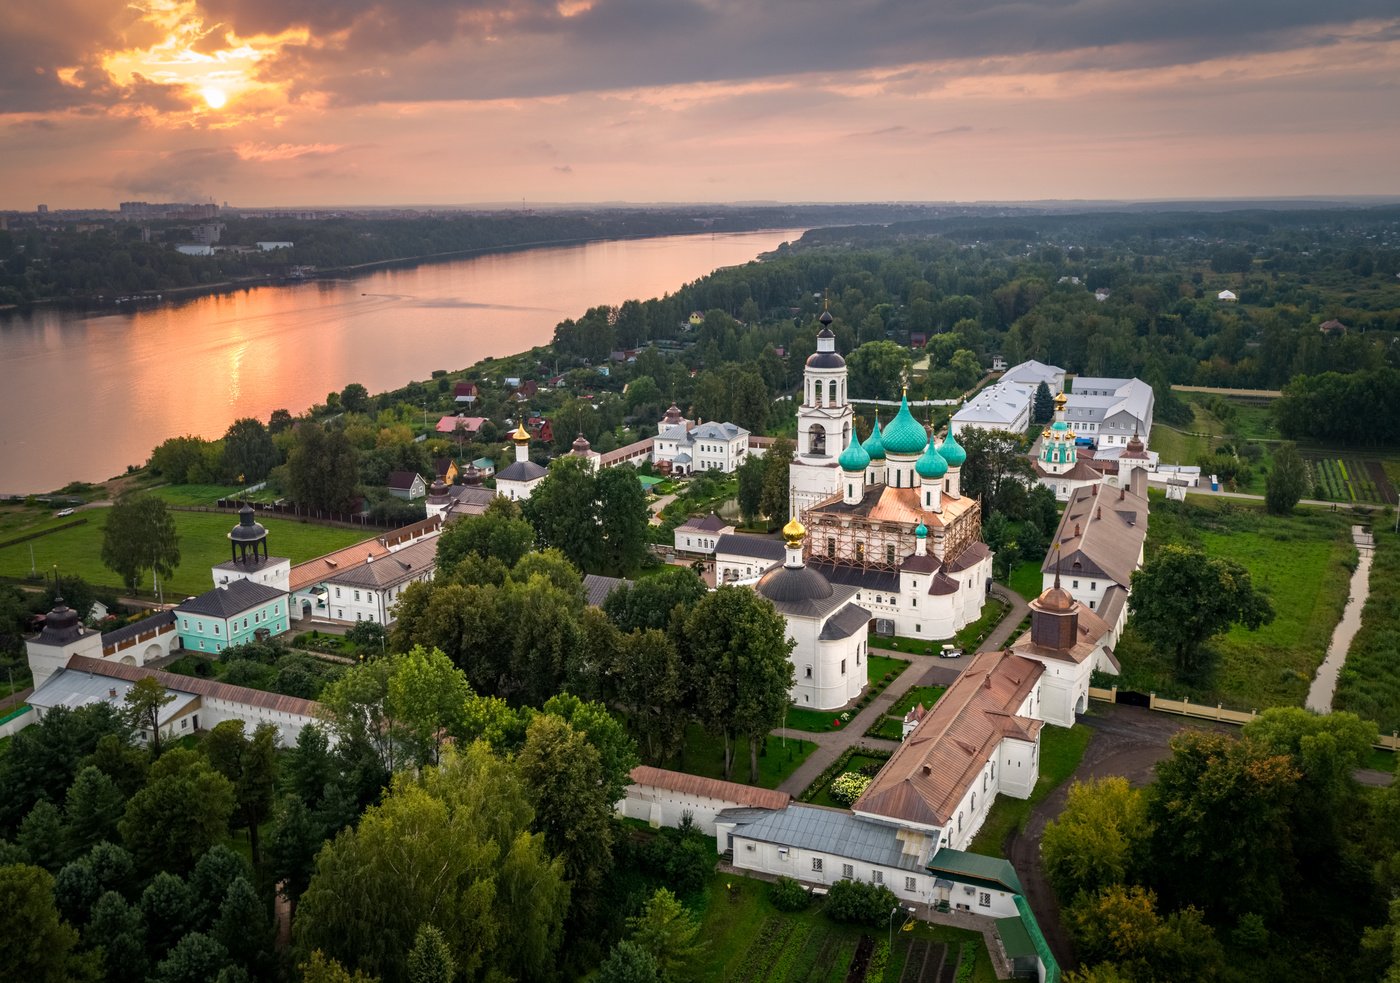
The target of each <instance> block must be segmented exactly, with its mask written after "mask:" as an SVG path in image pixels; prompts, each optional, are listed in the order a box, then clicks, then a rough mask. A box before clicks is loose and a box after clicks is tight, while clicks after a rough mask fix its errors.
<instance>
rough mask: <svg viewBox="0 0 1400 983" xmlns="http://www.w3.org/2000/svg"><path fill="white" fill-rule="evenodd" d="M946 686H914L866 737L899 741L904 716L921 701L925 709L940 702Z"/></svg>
mask: <svg viewBox="0 0 1400 983" xmlns="http://www.w3.org/2000/svg"><path fill="white" fill-rule="evenodd" d="M946 688H947V687H945V686H914V687H911V688H910V690H909V692H907V693H905V694H904V695H903V696H901V697H900V698H899V699H898V700H896V701H895V704H894V706H892V707H890V709H889V712H888V713H887V714H885V716H883V717H881V718H880V719H879V720H877V721H876V722H875V723H874V725H872V726H871V728H870V729H869V730H867V731H866V732H865V736H866V737H883V738H885V739H886V740H890V741H898V740H901V739H902V738H903V737H904V716H905V714H907V713H908V712H909V711H910V710H912V709H914V707H915V706H916V705H918V704H920V703H922V704H923V705H924V709H925V710H929V709H932V708H933V705H934V704H935V703H937V702H938V698H939V697H940V696H942V695H943V691H944V690H945V689H946Z"/></svg>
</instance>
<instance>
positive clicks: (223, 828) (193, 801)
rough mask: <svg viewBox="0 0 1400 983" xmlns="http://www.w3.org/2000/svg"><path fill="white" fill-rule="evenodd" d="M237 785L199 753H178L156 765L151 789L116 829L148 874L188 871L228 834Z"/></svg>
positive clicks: (135, 801)
mask: <svg viewBox="0 0 1400 983" xmlns="http://www.w3.org/2000/svg"><path fill="white" fill-rule="evenodd" d="M233 804H234V791H233V785H232V784H231V783H230V782H229V780H228V779H227V778H225V777H224V776H223V775H220V774H219V773H218V772H216V771H214V769H212V768H210V767H209V765H208V764H207V763H206V762H205V760H204V759H203V758H202V757H200V755H199V754H197V753H196V752H194V751H187V750H184V749H183V748H176V749H175V750H173V751H170V752H168V753H166V754H165V755H163V756H162V757H161V758H160V759H159V760H157V761H156V763H155V764H154V765H152V766H151V774H150V780H149V781H148V782H147V784H146V787H145V788H143V789H141V791H139V792H137V793H136V794H135V795H133V796H132V797H131V800H130V801H129V802H127V804H126V815H124V816H123V817H122V820H121V822H119V823H118V824H117V828H118V829H119V830H120V831H121V834H122V841H123V842H124V843H125V844H126V847H127V849H129V850H130V851H131V852H132V854H133V855H134V856H135V857H136V860H137V863H138V864H140V865H141V866H142V867H143V868H145V869H146V870H188V869H190V868H191V867H193V866H194V864H195V861H196V860H198V859H199V857H200V856H201V855H202V854H203V853H204V852H205V851H206V850H208V849H209V848H210V847H211V846H213V845H214V844H215V843H218V842H220V841H221V840H223V838H224V837H225V836H227V835H228V818H229V816H230V814H232V812H233Z"/></svg>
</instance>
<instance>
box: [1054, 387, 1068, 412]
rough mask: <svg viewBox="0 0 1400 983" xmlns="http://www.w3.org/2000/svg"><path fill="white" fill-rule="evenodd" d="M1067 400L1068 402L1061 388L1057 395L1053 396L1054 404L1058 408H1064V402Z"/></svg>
mask: <svg viewBox="0 0 1400 983" xmlns="http://www.w3.org/2000/svg"><path fill="white" fill-rule="evenodd" d="M1068 402H1069V397H1068V396H1066V395H1065V394H1064V391H1063V390H1062V391H1061V392H1060V394H1059V395H1058V396H1056V397H1055V405H1056V406H1057V407H1058V408H1059V409H1064V408H1065V404H1066V403H1068Z"/></svg>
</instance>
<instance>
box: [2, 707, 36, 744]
mask: <svg viewBox="0 0 1400 983" xmlns="http://www.w3.org/2000/svg"><path fill="white" fill-rule="evenodd" d="M37 719H38V718H37V717H36V716H35V714H34V708H33V707H31V706H28V705H26V706H22V707H20V708H19V709H18V710H12V711H10V712H9V713H7V714H5V715H4V716H3V717H0V737H9V736H11V735H12V734H16V733H18V732H19V731H22V730H24V728H26V727H28V726H29V725H30V724H32V723H34V721H35V720H37Z"/></svg>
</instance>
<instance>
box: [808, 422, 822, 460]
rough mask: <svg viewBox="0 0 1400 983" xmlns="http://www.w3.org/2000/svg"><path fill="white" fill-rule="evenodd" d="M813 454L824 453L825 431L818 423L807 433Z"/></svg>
mask: <svg viewBox="0 0 1400 983" xmlns="http://www.w3.org/2000/svg"><path fill="white" fill-rule="evenodd" d="M808 436H809V438H810V444H811V448H812V453H813V454H825V453H826V429H825V428H824V427H822V425H821V424H820V423H814V424H812V429H811V430H810V431H808Z"/></svg>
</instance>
